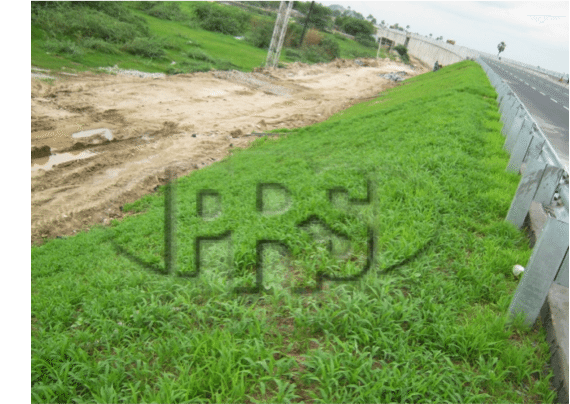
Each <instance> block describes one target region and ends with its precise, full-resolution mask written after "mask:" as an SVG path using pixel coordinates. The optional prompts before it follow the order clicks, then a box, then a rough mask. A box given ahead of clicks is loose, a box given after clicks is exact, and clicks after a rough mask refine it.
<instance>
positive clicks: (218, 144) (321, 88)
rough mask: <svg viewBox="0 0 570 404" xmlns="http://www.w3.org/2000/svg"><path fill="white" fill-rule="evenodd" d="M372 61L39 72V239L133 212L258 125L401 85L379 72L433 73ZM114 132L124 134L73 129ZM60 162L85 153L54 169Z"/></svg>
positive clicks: (297, 123) (329, 111)
mask: <svg viewBox="0 0 570 404" xmlns="http://www.w3.org/2000/svg"><path fill="white" fill-rule="evenodd" d="M361 63H362V65H360V64H357V63H355V61H352V60H335V61H333V62H331V63H328V64H318V65H304V64H301V63H293V64H290V65H288V67H287V68H283V69H272V70H266V69H261V70H259V71H256V72H253V73H241V72H216V71H212V72H208V73H195V74H185V75H177V76H167V77H165V78H139V77H133V76H123V75H109V74H94V73H82V74H79V75H77V76H71V75H66V76H64V75H60V76H58V77H57V79H56V80H55V83H54V84H53V85H50V84H47V83H45V82H42V81H40V80H38V79H35V78H33V79H32V94H31V115H32V119H31V139H32V141H31V143H32V147H35V149H33V152H32V155H33V156H32V171H31V176H32V179H31V183H32V187H31V205H32V206H31V214H32V232H31V233H32V240H31V241H32V243H33V244H38V243H41V241H42V239H43V238H45V237H47V238H53V237H56V236H65V235H72V234H74V233H76V232H78V231H80V230H82V229H85V228H88V227H90V226H92V225H94V224H97V223H99V224H101V223H102V224H107V223H109V222H110V220H111V219H112V218H120V217H122V216H123V212H122V210H121V206H122V205H124V204H125V203H128V202H133V201H135V200H136V199H138V198H140V197H141V196H143V195H145V194H148V193H151V192H153V190H154V189H155V187H156V186H157V185H162V184H165V183H166V181H167V178H166V171H167V169H170V170H174V172H175V173H176V176H177V177H178V176H182V175H186V174H188V173H190V172H191V171H193V170H198V169H200V168H202V167H205V166H207V165H209V164H212V163H213V162H215V161H219V160H220V159H222V158H223V157H225V156H226V155H228V154H229V152H230V150H231V149H232V148H233V147H241V148H243V147H247V146H248V145H249V144H250V143H251V142H252V141H253V140H255V139H256V138H257V137H256V136H251V135H250V134H251V133H252V132H261V131H265V130H273V129H278V128H284V127H286V128H296V127H301V126H306V125H310V124H313V123H317V122H320V121H323V120H326V119H327V118H328V117H330V116H331V115H333V114H335V113H336V112H339V111H340V110H343V109H345V108H347V107H349V106H351V105H353V104H355V103H357V102H360V101H362V100H366V99H368V98H371V97H374V96H376V95H377V94H378V93H379V92H381V91H382V90H385V89H387V88H391V87H394V86H395V85H397V84H396V83H394V82H393V81H390V80H388V79H385V78H383V77H380V76H379V74H384V73H391V72H398V71H405V72H406V73H407V75H406V76H405V77H411V76H415V75H417V74H421V73H424V72H426V71H428V70H429V68H428V67H427V66H426V65H423V64H422V63H421V62H419V61H418V60H415V59H412V65H413V66H414V67H413V68H412V67H410V66H408V65H405V64H402V63H399V62H393V61H390V60H387V59H385V60H375V59H361ZM103 128H107V129H109V130H110V131H111V133H112V137H113V139H112V140H109V139H108V138H107V137H106V136H103V134H98V135H94V136H91V137H82V138H73V137H72V134H74V133H77V132H80V131H85V130H90V129H103ZM45 146H48V147H49V148H50V150H49V151H48V153H49V152H51V154H52V156H51V157H48V156H47V155H46V153H45V151H46V150H47V148H45ZM42 147H43V149H42ZM50 158H51V159H52V160H49V159H50ZM58 158H59V159H61V160H64V159H65V158H72V159H73V160H70V161H66V162H63V163H59V164H55V165H52V166H51V168H50V167H49V165H48V161H49V164H52V163H54V162H55V163H57V162H58V160H57V159H58ZM61 160H59V161H61Z"/></svg>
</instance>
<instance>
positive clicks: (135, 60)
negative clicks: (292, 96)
mask: <svg viewBox="0 0 570 404" xmlns="http://www.w3.org/2000/svg"><path fill="white" fill-rule="evenodd" d="M138 3H140V2H113V3H112V5H107V6H106V7H107V8H109V9H110V10H107V9H106V8H98V7H95V6H93V7H89V8H82V7H80V6H73V7H72V6H69V7H68V6H62V7H59V8H57V7H55V8H48V9H40V11H37V13H38V16H37V17H34V18H32V35H31V39H32V40H31V58H32V64H33V65H34V66H38V67H42V68H47V69H51V70H54V71H60V70H63V69H67V70H68V71H69V70H70V69H71V70H73V71H86V70H97V68H98V67H106V66H114V65H117V66H118V67H119V68H123V69H136V70H141V71H147V72H165V73H170V74H174V73H191V72H194V71H208V70H210V69H218V70H228V69H237V70H241V71H252V70H253V69H254V68H255V67H260V66H264V64H265V60H266V58H267V50H266V49H260V48H257V47H255V46H253V45H251V44H250V43H248V42H247V41H245V40H238V39H235V38H234V37H233V36H231V35H224V34H221V33H217V32H210V31H206V30H204V29H202V28H200V27H199V22H198V21H197V20H196V17H195V15H194V9H195V8H196V2H180V3H176V4H178V8H176V7H170V5H169V4H170V3H163V4H160V3H159V4H157V5H154V6H152V7H150V5H149V6H144V7H146V8H147V11H146V12H145V11H143V10H141V9H140V8H139V6H138ZM228 7H229V6H228ZM229 9H230V10H233V9H234V8H233V7H229ZM234 11H235V10H234ZM105 12H107V13H108V14H105ZM148 13H151V14H153V15H149V14H148ZM250 15H252V16H253V15H256V14H255V13H254V12H251V13H250ZM158 17H162V18H158ZM258 18H262V19H267V20H271V19H270V18H269V17H258ZM245 34H246V36H247V33H245ZM322 34H323V35H324V36H327V37H331V38H335V40H336V41H337V42H339V45H340V56H341V58H356V57H375V56H376V49H372V48H367V47H364V46H362V45H361V44H359V43H357V42H355V41H350V40H339V39H338V38H337V37H336V36H334V35H332V34H327V33H322ZM196 49H199V50H200V51H202V52H204V53H206V54H207V55H208V56H209V59H208V60H206V61H205V60H201V59H200V58H198V59H196V58H193V57H192V56H191V55H192V52H193V51H195V50H196ZM288 49H289V48H284V49H283V51H282V52H281V57H280V60H281V61H282V62H293V61H297V60H299V61H303V62H308V63H312V62H313V61H323V60H326V58H325V59H323V58H322V57H317V56H316V55H313V53H314V51H311V50H307V51H302V52H300V51H299V50H298V49H297V48H293V49H291V50H293V53H291V52H287V50H288ZM288 55H289V56H288ZM292 55H295V56H292ZM381 56H382V57H385V55H384V53H382V55H381ZM173 61H174V62H176V65H175V67H173V65H172V64H171V63H172V62H173Z"/></svg>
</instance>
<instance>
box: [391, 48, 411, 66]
mask: <svg viewBox="0 0 570 404" xmlns="http://www.w3.org/2000/svg"><path fill="white" fill-rule="evenodd" d="M394 50H395V51H396V52H398V54H399V55H400V58H401V59H402V61H403V62H404V63H408V62H409V61H410V57H409V56H408V48H406V47H405V46H404V45H398V46H394Z"/></svg>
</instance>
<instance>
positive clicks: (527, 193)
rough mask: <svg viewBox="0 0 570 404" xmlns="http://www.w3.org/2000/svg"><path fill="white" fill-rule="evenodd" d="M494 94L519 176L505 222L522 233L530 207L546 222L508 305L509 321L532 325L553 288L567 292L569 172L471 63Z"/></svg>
mask: <svg viewBox="0 0 570 404" xmlns="http://www.w3.org/2000/svg"><path fill="white" fill-rule="evenodd" d="M476 61H477V63H479V64H480V65H481V67H482V68H483V70H485V72H486V73H487V76H488V77H489V80H490V81H491V84H492V85H493V86H494V87H495V90H496V91H497V93H498V95H499V96H498V98H497V101H498V103H499V111H500V112H501V121H502V122H503V124H504V125H503V129H502V133H503V135H504V136H505V138H506V140H505V145H504V148H505V149H506V150H507V151H508V152H509V153H510V155H511V157H510V159H509V163H508V165H507V171H514V172H517V173H522V178H521V181H520V183H519V186H518V188H517V192H516V194H515V196H514V198H513V201H512V202H511V206H510V208H509V212H508V214H507V217H506V220H507V221H509V222H511V223H513V224H514V225H516V226H517V227H519V228H521V227H522V226H523V224H524V222H525V220H526V217H527V215H528V214H529V211H530V209H531V205H532V204H533V202H535V203H538V204H539V205H541V206H542V208H543V210H544V211H545V212H546V220H545V223H544V224H543V227H542V229H540V235H538V236H537V242H536V245H535V246H534V248H533V251H532V255H531V257H530V260H529V262H528V264H527V268H526V269H525V276H524V277H523V279H522V280H521V282H520V283H519V285H518V287H517V290H516V291H515V295H514V297H513V299H512V301H511V305H510V307H509V312H510V314H511V316H514V315H516V314H518V313H521V312H522V313H524V315H525V322H526V323H527V324H528V325H532V324H534V322H535V321H536V319H537V317H538V315H539V312H540V309H541V308H542V305H543V304H544V302H545V300H546V296H547V294H548V292H549V290H550V287H551V285H552V283H553V282H554V283H557V284H559V285H561V286H564V287H568V207H569V202H568V168H567V167H565V166H564V165H563V164H562V162H561V161H560V158H559V157H558V155H557V153H556V151H555V149H554V148H553V147H552V144H550V142H549V141H548V139H547V138H546V136H545V135H544V133H543V132H542V130H541V129H540V127H539V126H538V124H537V123H536V121H535V120H534V119H533V118H532V116H531V115H530V113H529V112H528V110H527V109H526V107H525V106H524V104H523V103H522V102H521V100H520V99H519V97H518V96H517V95H516V94H515V93H514V92H513V91H512V89H511V88H510V87H509V85H508V84H507V83H506V82H505V81H503V79H501V78H500V77H499V75H498V74H497V73H495V72H494V71H493V69H491V68H490V67H489V65H487V64H486V63H485V62H484V61H483V59H481V57H478V58H477V59H476Z"/></svg>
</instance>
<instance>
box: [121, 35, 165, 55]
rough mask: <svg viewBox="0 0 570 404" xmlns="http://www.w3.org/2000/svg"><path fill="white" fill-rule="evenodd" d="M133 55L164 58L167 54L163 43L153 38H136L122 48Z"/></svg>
mask: <svg viewBox="0 0 570 404" xmlns="http://www.w3.org/2000/svg"><path fill="white" fill-rule="evenodd" d="M121 49H122V50H124V51H125V52H128V53H130V54H132V55H140V56H144V57H147V58H162V57H163V56H164V55H165V52H164V49H163V44H162V43H161V42H160V41H158V40H156V39H152V38H135V39H133V40H132V41H130V42H129V43H126V44H125V45H123V47H122V48H121Z"/></svg>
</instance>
